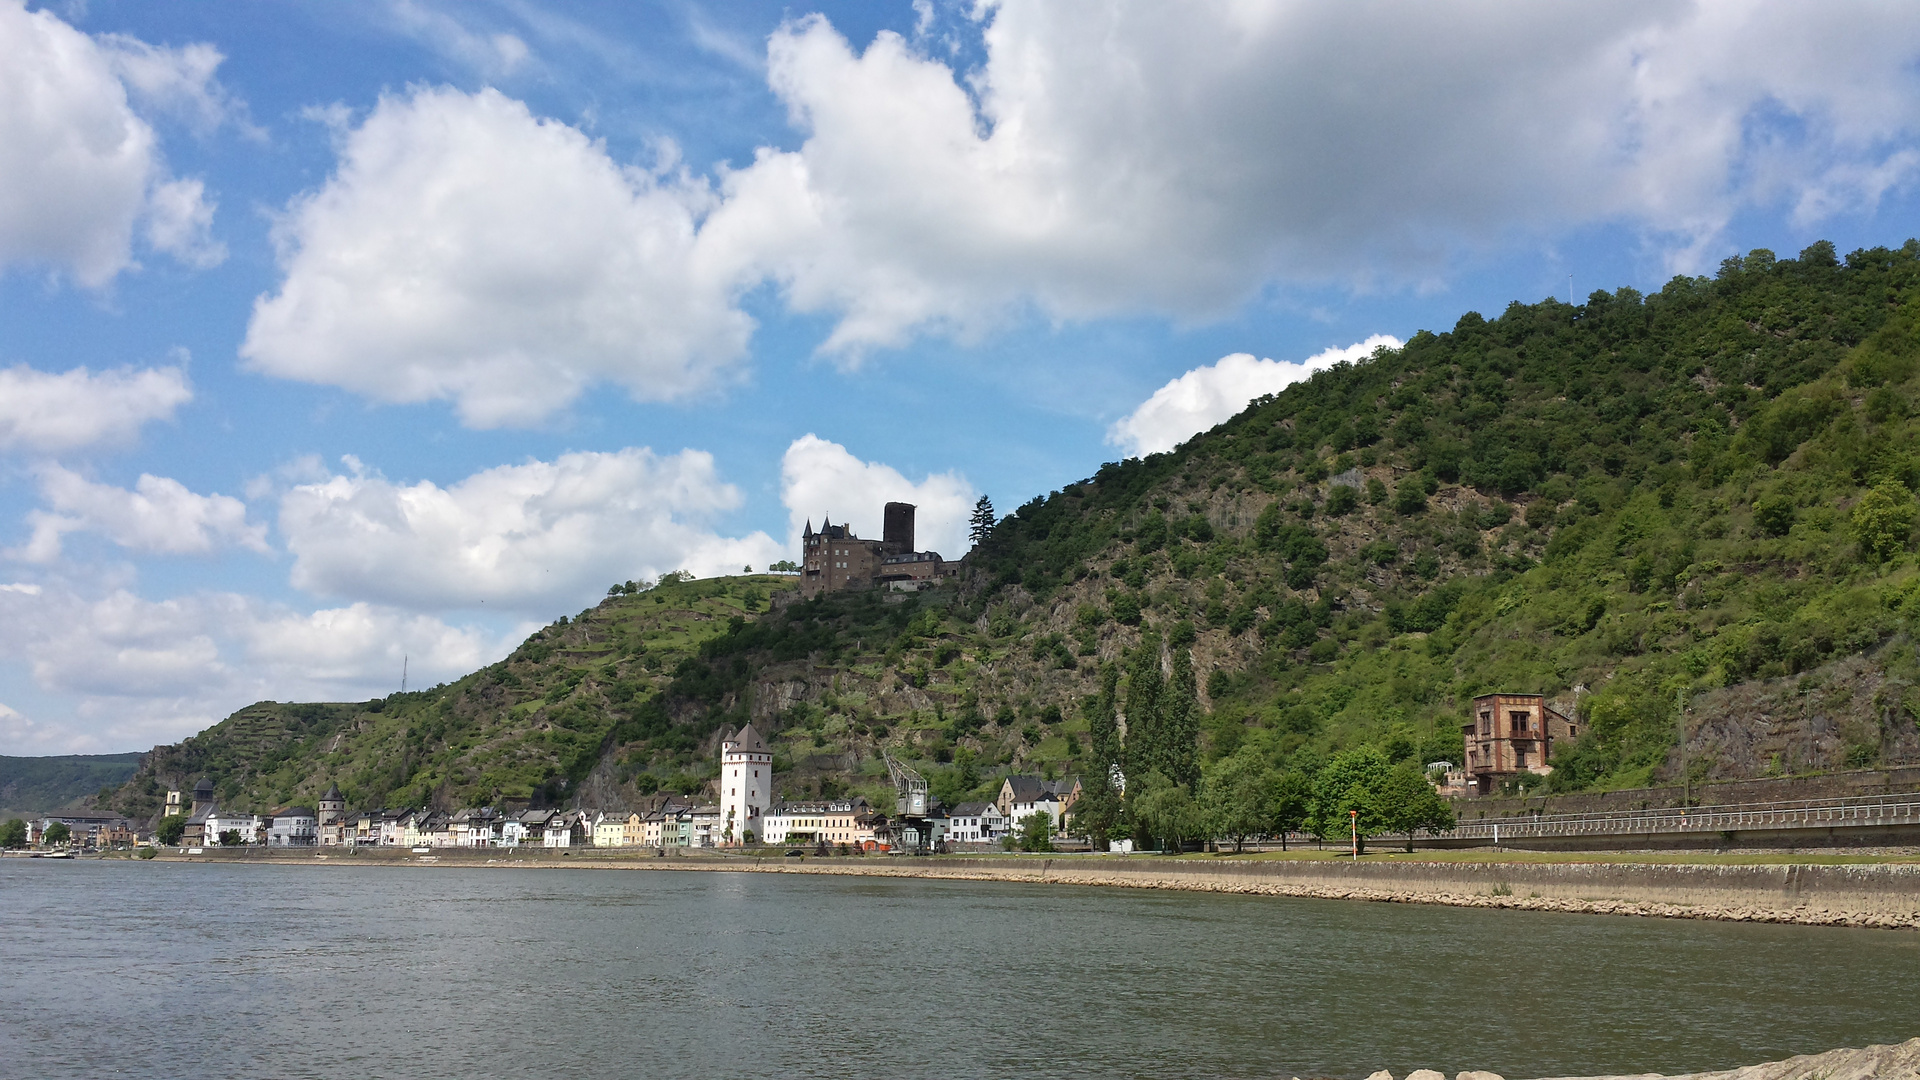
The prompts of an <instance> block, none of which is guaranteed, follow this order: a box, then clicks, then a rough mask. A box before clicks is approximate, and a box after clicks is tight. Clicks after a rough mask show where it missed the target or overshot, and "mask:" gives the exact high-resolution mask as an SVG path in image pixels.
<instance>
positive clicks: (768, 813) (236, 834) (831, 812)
mask: <svg viewBox="0 0 1920 1080" xmlns="http://www.w3.org/2000/svg"><path fill="white" fill-rule="evenodd" d="M1079 794H1080V785H1079V781H1078V780H1077V779H1069V780H1064V781H1055V780H1045V779H1042V778H1040V777H1036V776H1011V777H1008V778H1006V780H1004V781H1003V782H1002V784H1001V789H1000V792H999V794H998V797H997V798H996V799H995V800H994V801H993V802H972V803H962V804H960V805H958V806H955V807H951V808H941V807H934V808H932V810H931V812H930V813H929V814H928V815H927V816H926V817H925V818H924V819H916V820H915V822H914V828H915V830H916V831H915V832H914V834H913V838H912V839H913V843H914V845H915V846H918V845H919V844H920V843H922V842H930V843H932V844H936V845H940V844H945V845H963V846H964V845H975V844H980V845H990V844H996V843H999V842H1000V840H1001V839H1002V838H1003V837H1005V836H1006V835H1007V834H1008V833H1010V832H1015V831H1017V830H1018V829H1019V828H1020V823H1021V822H1022V821H1023V820H1025V819H1026V818H1027V817H1029V816H1031V815H1033V814H1045V815H1046V816H1047V820H1048V825H1049V827H1050V831H1054V832H1058V831H1059V830H1060V829H1061V828H1062V826H1063V825H1064V824H1065V821H1066V818H1067V815H1068V813H1069V812H1070V810H1071V807H1072V805H1073V802H1074V801H1075V800H1076V799H1078V797H1079ZM195 796H196V798H195V800H194V808H195V809H196V810H197V811H199V812H197V813H195V814H193V815H191V816H189V817H188V818H187V822H186V828H185V832H184V834H183V835H182V837H181V843H182V844H184V845H186V846H189V847H198V846H203V845H205V846H212V845H218V844H244V845H260V846H266V847H309V846H311V847H405V848H499V847H504V848H515V847H520V846H523V845H526V846H537V847H547V848H565V847H575V846H582V847H584V846H591V847H647V848H676V847H677V848H718V847H734V846H740V845H743V844H749V843H760V844H772V845H794V844H804V845H820V844H826V845H829V846H834V847H839V846H842V845H844V846H846V847H848V848H853V849H859V850H864V851H886V850H891V849H893V848H894V847H895V846H896V845H897V844H898V843H900V842H901V841H902V840H903V839H904V836H903V834H902V832H901V829H902V823H901V822H897V821H894V820H892V819H890V818H889V817H888V816H887V815H885V814H883V813H880V812H878V811H876V810H875V809H874V808H873V807H872V806H870V805H869V804H868V803H867V801H866V800H865V799H863V798H858V797H855V798H851V799H840V800H827V801H817V802H779V803H776V804H775V805H773V806H771V807H769V808H767V809H766V810H765V811H763V812H762V813H761V814H760V815H759V816H758V817H757V818H755V819H754V820H755V821H756V822H757V823H758V825H759V827H760V830H761V832H760V834H759V835H749V834H748V833H746V832H745V831H742V832H741V833H740V834H739V835H735V834H734V833H733V831H732V830H731V828H730V827H729V825H730V823H729V822H728V820H727V819H726V818H725V817H724V816H723V812H722V809H721V807H720V806H719V805H716V804H711V803H695V802H691V801H688V800H683V799H680V798H677V797H674V796H663V797H656V798H654V799H649V800H647V805H646V806H645V807H644V808H643V809H640V810H620V811H613V810H554V809H546V810H521V811H517V812H516V811H502V810H497V809H495V808H493V807H473V808H468V809H463V810H455V811H439V810H431V809H414V808H399V809H376V810H361V811H353V812H349V811H347V810H346V809H345V802H344V799H343V798H342V796H341V795H340V790H339V788H338V787H337V786H333V787H329V788H328V790H327V792H326V794H325V795H323V796H321V798H320V803H319V809H318V810H314V809H309V808H307V807H300V806H292V807H283V808H281V809H278V810H275V811H273V812H272V813H268V814H250V813H236V812H230V811H223V810H221V809H219V808H218V806H216V805H214V803H213V799H212V794H211V791H210V789H207V788H206V786H205V785H203V789H202V790H197V791H196V792H195ZM202 799H204V800H205V801H204V802H203V801H202ZM181 801H182V802H184V800H181ZM122 824H123V825H124V822H123V823H122ZM76 832H77V830H76ZM128 839H129V842H130V841H131V835H130V834H129V836H128Z"/></svg>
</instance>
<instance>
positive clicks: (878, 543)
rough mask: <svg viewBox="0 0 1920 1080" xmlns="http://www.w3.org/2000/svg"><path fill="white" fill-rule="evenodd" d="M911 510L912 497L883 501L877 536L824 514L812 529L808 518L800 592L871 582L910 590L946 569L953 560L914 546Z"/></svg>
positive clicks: (813, 593) (947, 573) (949, 569)
mask: <svg viewBox="0 0 1920 1080" xmlns="http://www.w3.org/2000/svg"><path fill="white" fill-rule="evenodd" d="M913 511H914V506H913V504H912V503H903V502H890V503H888V504H887V506H886V512H885V515H884V517H883V520H882V526H881V534H880V539H878V540H862V539H860V538H859V537H858V536H855V535H854V533H853V529H852V528H851V527H849V526H846V525H835V524H833V523H832V522H831V521H828V520H827V519H825V518H822V519H821V520H820V531H818V532H815V531H814V528H813V521H812V520H811V519H809V520H808V521H807V528H806V531H805V532H803V533H801V534H800V550H801V565H800V595H802V596H808V597H811V596H818V595H820V594H821V593H823V592H834V591H836V590H840V589H873V588H885V589H898V590H901V591H907V592H911V591H913V590H915V589H920V588H923V587H925V586H927V585H930V584H933V583H934V582H936V581H939V580H940V579H941V578H944V577H948V576H950V575H952V574H953V573H954V572H956V571H957V570H958V569H959V566H958V564H954V563H948V562H946V561H945V560H943V559H941V558H940V553H939V552H937V551H915V550H914V546H913Z"/></svg>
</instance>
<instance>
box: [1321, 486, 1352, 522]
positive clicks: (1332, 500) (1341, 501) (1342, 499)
mask: <svg viewBox="0 0 1920 1080" xmlns="http://www.w3.org/2000/svg"><path fill="white" fill-rule="evenodd" d="M1359 505H1360V492H1359V491H1357V490H1355V489H1354V488H1353V487H1352V486H1351V485H1348V484H1335V485H1333V487H1332V488H1331V489H1329V490H1328V491H1327V508H1326V509H1327V516H1328V517H1344V516H1345V515H1347V514H1350V513H1352V512H1353V508H1354V507H1356V506H1359Z"/></svg>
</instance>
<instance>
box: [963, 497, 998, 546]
mask: <svg viewBox="0 0 1920 1080" xmlns="http://www.w3.org/2000/svg"><path fill="white" fill-rule="evenodd" d="M992 538H993V500H992V499H989V498H987V497H986V496H985V495H982V496H980V501H979V502H977V503H974V504H973V516H972V517H971V518H969V519H967V539H968V540H970V541H972V542H973V544H974V546H976V547H978V546H979V545H981V544H984V543H986V542H987V541H988V540H990V539H992Z"/></svg>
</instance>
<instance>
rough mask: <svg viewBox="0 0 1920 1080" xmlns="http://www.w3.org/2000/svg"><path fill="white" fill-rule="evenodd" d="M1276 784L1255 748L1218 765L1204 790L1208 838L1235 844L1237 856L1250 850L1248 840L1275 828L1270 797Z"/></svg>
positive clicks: (1241, 751) (1242, 749) (1215, 764)
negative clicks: (1225, 840) (1227, 840)
mask: <svg viewBox="0 0 1920 1080" xmlns="http://www.w3.org/2000/svg"><path fill="white" fill-rule="evenodd" d="M1272 784H1273V777H1272V775H1271V771H1270V770H1269V769H1268V767H1267V763H1266V762H1265V761H1264V760H1262V759H1261V757H1260V755H1259V754H1257V753H1255V752H1254V751H1253V749H1252V748H1251V747H1242V748H1241V749H1240V751H1239V752H1238V753H1235V754H1233V755H1232V756H1230V757H1223V758H1221V759H1220V760H1219V761H1217V762H1215V763H1214V764H1213V767H1212V768H1210V769H1208V770H1206V777H1205V783H1204V785H1203V787H1202V788H1201V791H1202V797H1201V806H1202V809H1203V811H1204V814H1205V817H1206V825H1207V832H1208V834H1209V835H1212V836H1217V837H1218V836H1224V837H1226V838H1228V839H1230V840H1232V841H1233V850H1234V853H1235V854H1239V853H1240V852H1242V851H1244V850H1246V843H1247V838H1248V837H1250V836H1258V835H1260V834H1261V833H1264V832H1266V831H1267V830H1268V829H1269V828H1270V826H1271V822H1272V814H1271V812H1270V808H1269V798H1268V793H1269V791H1270V790H1271V788H1272Z"/></svg>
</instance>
